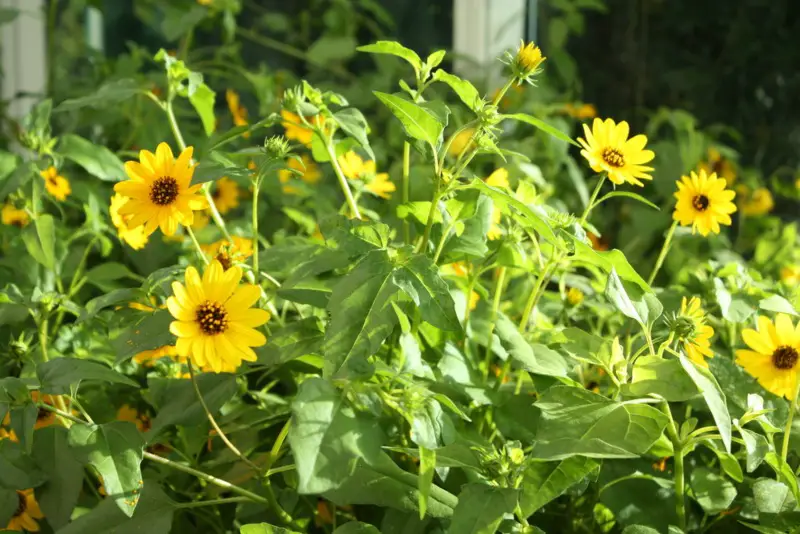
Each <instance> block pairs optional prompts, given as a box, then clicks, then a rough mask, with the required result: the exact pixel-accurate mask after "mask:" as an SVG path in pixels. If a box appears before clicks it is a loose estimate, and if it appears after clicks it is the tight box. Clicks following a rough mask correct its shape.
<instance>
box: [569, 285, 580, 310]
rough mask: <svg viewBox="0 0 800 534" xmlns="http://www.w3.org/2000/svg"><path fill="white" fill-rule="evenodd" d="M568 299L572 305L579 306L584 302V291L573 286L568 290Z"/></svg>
mask: <svg viewBox="0 0 800 534" xmlns="http://www.w3.org/2000/svg"><path fill="white" fill-rule="evenodd" d="M566 299H567V303H568V304H569V305H570V306H578V305H580V304H581V303H582V302H583V291H581V290H580V289H578V288H577V287H571V288H569V290H567V295H566Z"/></svg>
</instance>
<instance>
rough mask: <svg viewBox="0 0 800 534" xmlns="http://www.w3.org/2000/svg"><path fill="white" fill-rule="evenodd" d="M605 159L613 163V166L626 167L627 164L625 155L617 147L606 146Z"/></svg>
mask: <svg viewBox="0 0 800 534" xmlns="http://www.w3.org/2000/svg"><path fill="white" fill-rule="evenodd" d="M603 161H605V162H606V163H608V164H609V165H611V166H612V167H624V166H625V157H624V156H623V155H622V152H620V151H619V150H617V149H616V148H610V147H609V148H604V149H603Z"/></svg>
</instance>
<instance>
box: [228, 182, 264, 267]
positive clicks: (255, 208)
mask: <svg viewBox="0 0 800 534" xmlns="http://www.w3.org/2000/svg"><path fill="white" fill-rule="evenodd" d="M260 186H261V179H260V178H256V179H255V180H254V181H253V215H252V217H253V276H255V277H256V279H258V275H259V271H258V238H259V235H258V192H259V187H260ZM231 244H233V243H231Z"/></svg>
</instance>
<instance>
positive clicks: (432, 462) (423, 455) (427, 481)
mask: <svg viewBox="0 0 800 534" xmlns="http://www.w3.org/2000/svg"><path fill="white" fill-rule="evenodd" d="M435 473H436V451H435V450H432V449H426V448H425V447H420V448H419V487H418V488H417V489H418V490H419V518H420V519H422V518H424V517H425V512H426V511H427V510H428V497H429V496H430V493H431V485H432V484H433V475H434V474H435Z"/></svg>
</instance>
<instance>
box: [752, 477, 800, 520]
mask: <svg viewBox="0 0 800 534" xmlns="http://www.w3.org/2000/svg"><path fill="white" fill-rule="evenodd" d="M753 498H754V499H755V502H756V508H757V509H758V512H759V513H764V514H780V513H783V512H791V511H793V510H794V509H795V507H796V506H797V501H795V499H794V496H793V495H792V491H791V490H790V489H789V486H787V485H786V484H784V483H783V482H778V481H777V480H772V479H771V478H759V479H758V480H756V481H755V482H754V483H753Z"/></svg>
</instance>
